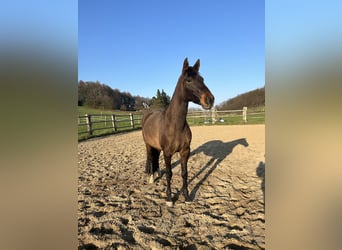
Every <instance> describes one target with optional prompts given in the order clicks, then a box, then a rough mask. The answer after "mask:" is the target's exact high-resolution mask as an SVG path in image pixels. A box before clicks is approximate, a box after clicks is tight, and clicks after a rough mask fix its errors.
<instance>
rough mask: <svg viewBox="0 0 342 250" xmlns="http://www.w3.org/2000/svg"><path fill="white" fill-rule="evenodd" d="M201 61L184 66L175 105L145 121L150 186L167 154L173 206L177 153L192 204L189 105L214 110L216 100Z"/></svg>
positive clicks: (185, 189) (187, 195)
mask: <svg viewBox="0 0 342 250" xmlns="http://www.w3.org/2000/svg"><path fill="white" fill-rule="evenodd" d="M199 68H200V60H199V59H198V60H197V61H196V63H195V65H194V66H192V67H191V66H189V62H188V59H187V58H185V60H184V63H183V69H182V74H181V75H180V77H179V79H178V83H177V86H176V89H175V91H174V93H173V96H172V98H171V103H170V105H169V106H168V108H167V109H166V110H164V111H154V112H149V113H147V114H145V115H144V117H143V120H142V134H143V138H144V141H145V144H146V151H147V160H146V173H148V174H150V175H151V179H150V183H151V182H152V183H153V181H154V174H155V172H156V171H157V170H159V155H160V152H161V151H163V154H164V160H165V165H166V181H167V188H166V196H167V198H166V201H167V205H168V206H172V205H173V202H172V198H171V178H172V170H171V157H172V155H173V154H175V153H176V152H179V154H180V162H181V168H182V178H183V187H182V191H183V195H184V198H185V201H190V198H189V191H188V183H187V178H188V170H187V162H188V159H189V156H190V143H191V138H192V134H191V130H190V128H189V125H188V123H187V121H186V115H187V113H188V103H189V102H190V101H192V102H194V103H196V104H199V105H201V106H202V107H203V108H204V109H210V108H211V107H212V106H213V104H214V96H213V95H212V94H211V92H210V90H209V89H208V88H207V86H205V84H204V81H203V78H202V77H201V75H200V74H199V72H198V71H199Z"/></svg>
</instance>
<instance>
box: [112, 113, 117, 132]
mask: <svg viewBox="0 0 342 250" xmlns="http://www.w3.org/2000/svg"><path fill="white" fill-rule="evenodd" d="M112 124H113V130H114V132H116V131H117V130H118V128H117V126H116V119H115V115H114V114H113V115H112Z"/></svg>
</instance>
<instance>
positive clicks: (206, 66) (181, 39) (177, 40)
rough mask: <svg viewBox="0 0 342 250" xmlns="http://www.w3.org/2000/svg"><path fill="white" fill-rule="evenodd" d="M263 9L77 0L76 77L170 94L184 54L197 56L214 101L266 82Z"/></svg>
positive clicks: (245, 4)
mask: <svg viewBox="0 0 342 250" xmlns="http://www.w3.org/2000/svg"><path fill="white" fill-rule="evenodd" d="M264 10H265V5H264V1H260V0H235V1H227V0H216V1H204V0H196V1H180V0H176V1H157V0H147V1H138V0H128V1H127V0H115V1H111V0H101V1H95V0H82V1H79V2H78V16H79V19H78V79H79V80H84V81H97V80H98V81H99V82H101V83H104V84H107V85H109V86H110V87H112V88H118V89H119V90H120V91H128V92H130V93H131V94H132V95H140V96H144V97H152V96H154V95H155V94H156V91H157V89H164V90H165V92H166V93H167V94H168V95H170V96H172V93H173V91H174V88H175V85H176V83H177V80H178V77H179V75H180V72H181V69H182V65H183V61H184V58H185V57H188V59H189V63H190V64H191V65H192V64H194V63H195V61H196V60H197V59H198V58H199V59H200V60H201V68H200V73H201V75H202V76H203V78H204V80H205V83H206V85H207V86H208V87H209V89H210V90H211V91H212V93H213V94H214V96H215V104H219V103H221V102H223V101H225V100H227V99H229V98H232V97H235V96H236V95H238V94H241V93H244V92H246V91H250V90H253V89H255V88H259V87H263V86H264V84H265V12H264Z"/></svg>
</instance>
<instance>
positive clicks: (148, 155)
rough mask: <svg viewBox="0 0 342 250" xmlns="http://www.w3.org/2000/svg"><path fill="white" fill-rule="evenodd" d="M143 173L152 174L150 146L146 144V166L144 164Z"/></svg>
mask: <svg viewBox="0 0 342 250" xmlns="http://www.w3.org/2000/svg"><path fill="white" fill-rule="evenodd" d="M145 173H146V174H152V173H153V168H152V147H151V146H150V145H148V144H146V166H145Z"/></svg>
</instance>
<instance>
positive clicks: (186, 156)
mask: <svg viewBox="0 0 342 250" xmlns="http://www.w3.org/2000/svg"><path fill="white" fill-rule="evenodd" d="M189 156H190V147H186V148H184V149H182V150H181V151H180V157H181V166H182V178H183V188H182V190H183V195H184V198H185V201H186V202H187V201H190V197H189V191H188V159H189Z"/></svg>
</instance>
